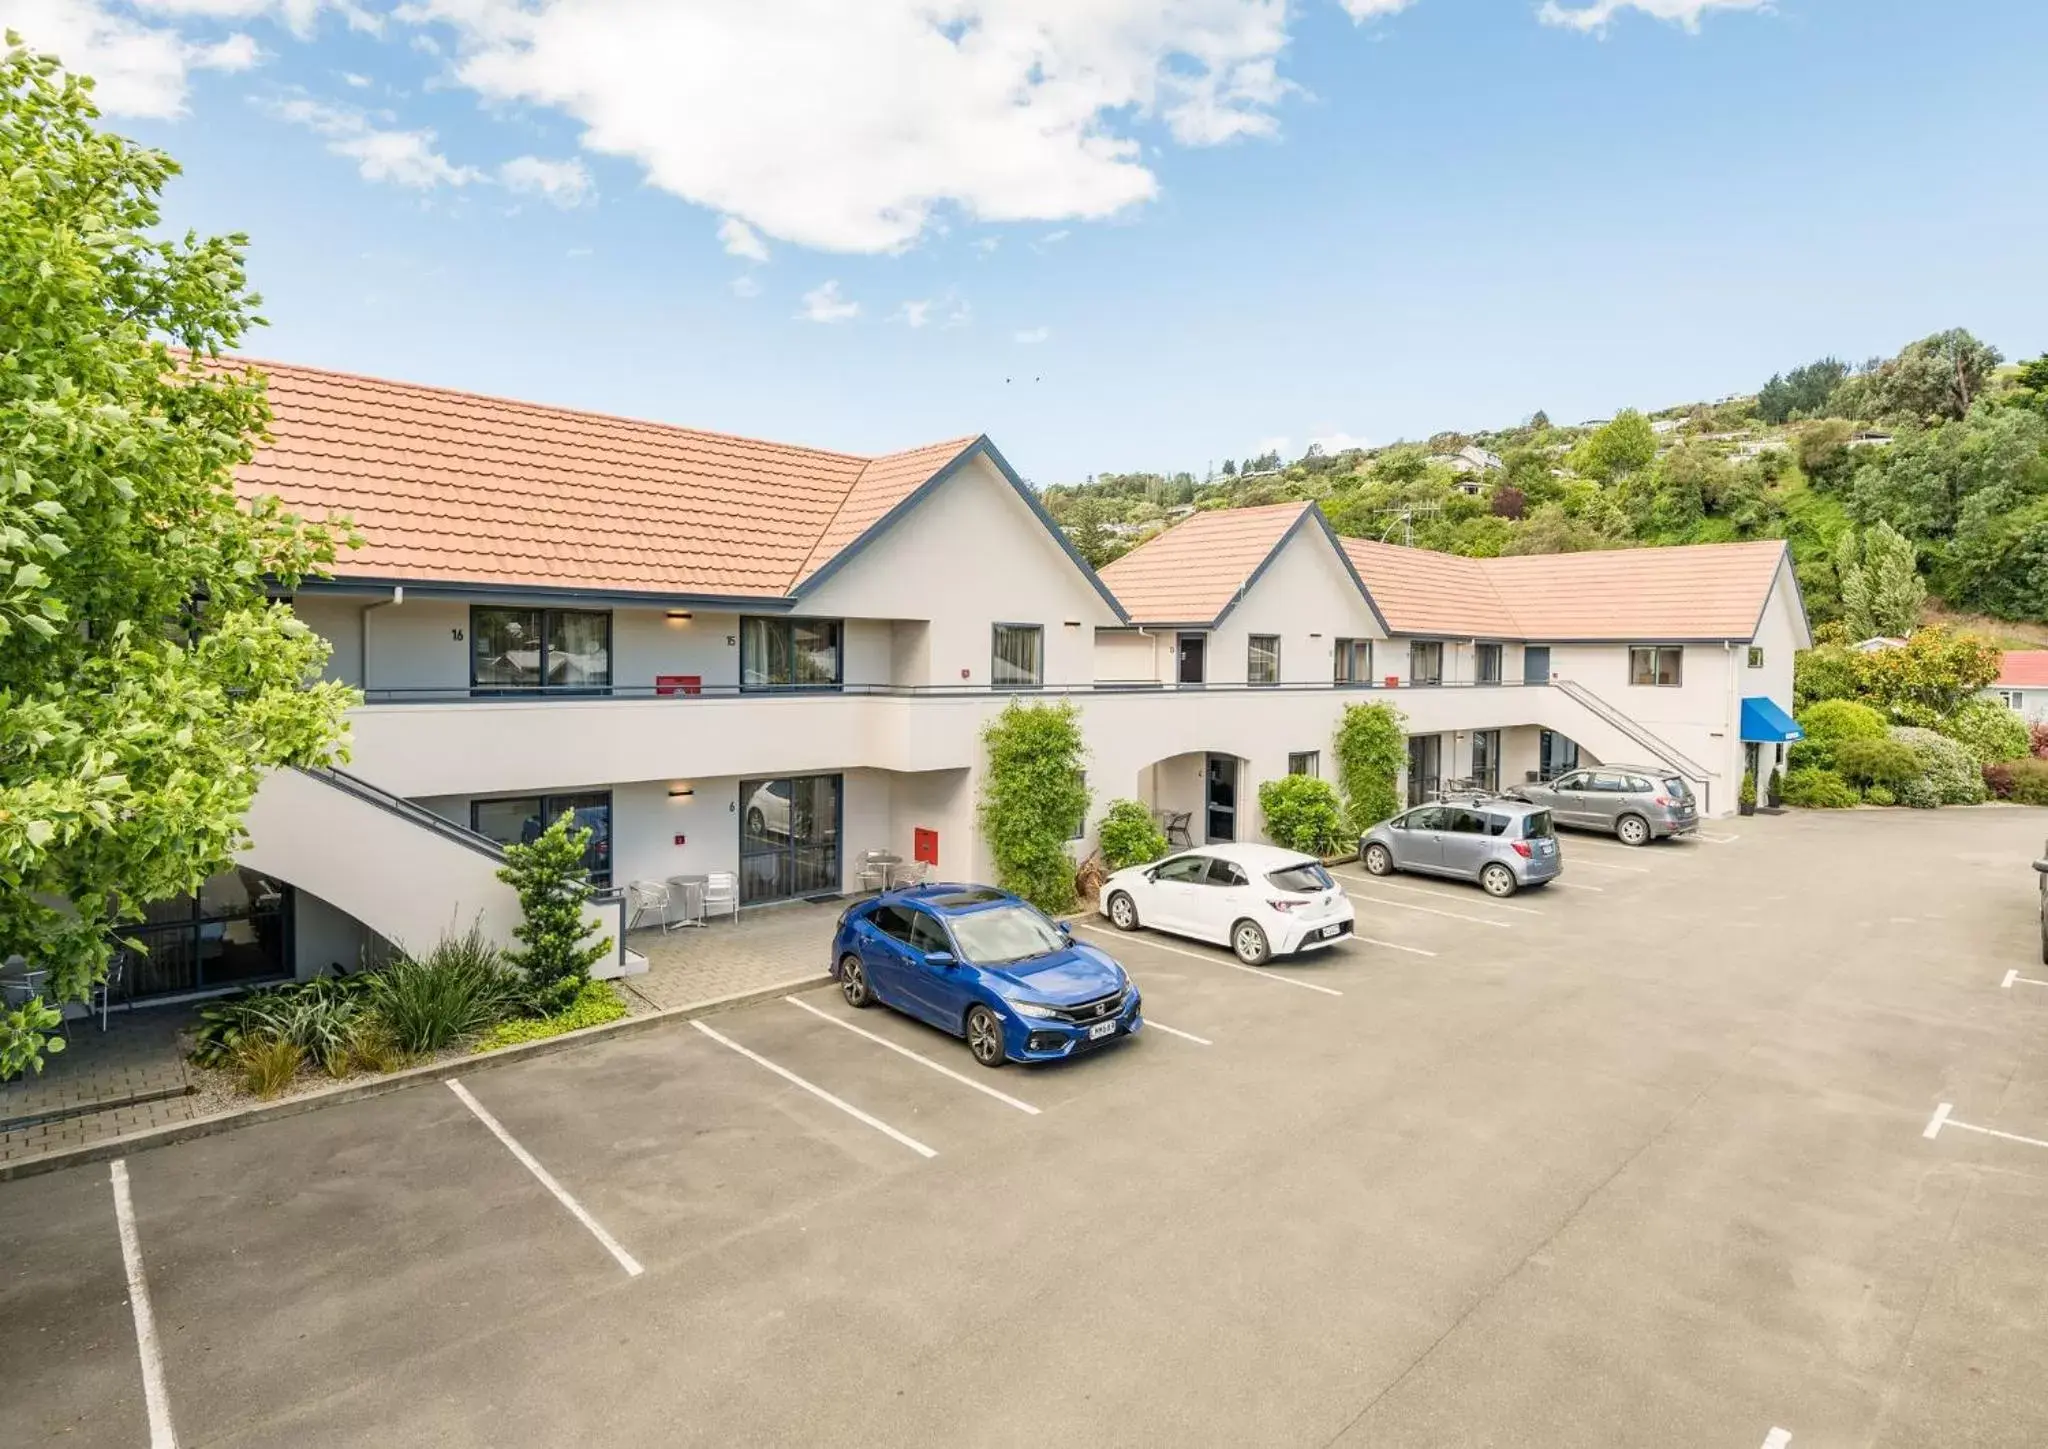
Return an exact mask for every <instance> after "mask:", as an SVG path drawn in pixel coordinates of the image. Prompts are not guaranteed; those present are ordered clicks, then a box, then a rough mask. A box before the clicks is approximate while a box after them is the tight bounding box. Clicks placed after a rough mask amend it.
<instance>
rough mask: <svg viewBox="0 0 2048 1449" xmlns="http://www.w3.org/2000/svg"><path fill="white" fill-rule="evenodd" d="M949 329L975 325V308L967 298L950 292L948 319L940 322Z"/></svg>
mask: <svg viewBox="0 0 2048 1449" xmlns="http://www.w3.org/2000/svg"><path fill="white" fill-rule="evenodd" d="M940 325H942V326H944V327H946V328H947V329H949V330H950V329H952V328H954V327H971V326H973V325H974V308H973V307H972V306H970V305H969V304H968V302H967V299H966V298H964V297H960V296H956V295H955V294H953V293H951V292H948V293H947V294H946V320H945V321H944V322H943V323H942V324H940Z"/></svg>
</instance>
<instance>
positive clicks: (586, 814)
mask: <svg viewBox="0 0 2048 1449" xmlns="http://www.w3.org/2000/svg"><path fill="white" fill-rule="evenodd" d="M565 812H566V813H568V814H571V815H574V816H575V817H576V818H575V819H574V821H572V822H571V824H572V826H573V828H575V829H577V830H588V831H589V832H590V843H589V844H588V845H586V846H585V847H584V848H583V868H584V870H586V871H587V872H588V873H589V875H590V883H591V884H592V885H594V886H608V885H610V884H611V883H612V797H611V796H610V795H609V794H606V793H605V792H603V791H598V792H596V793H594V794H584V795H515V796H513V797H512V798H511V799H508V800H474V801H471V802H470V806H469V828H470V829H471V830H474V831H475V832H476V833H477V834H478V835H483V836H488V837H489V838H490V839H492V840H495V841H497V842H498V844H500V845H531V844H532V843H533V842H534V841H536V840H538V839H539V838H540V833H541V832H542V831H543V830H545V829H547V828H548V827H549V826H550V825H552V824H554V823H555V822H556V821H557V820H559V819H561V818H562V815H563V814H564V813H565Z"/></svg>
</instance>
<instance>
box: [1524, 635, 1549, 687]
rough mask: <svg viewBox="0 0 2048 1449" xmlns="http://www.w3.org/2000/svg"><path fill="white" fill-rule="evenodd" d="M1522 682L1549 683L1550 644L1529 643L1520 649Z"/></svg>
mask: <svg viewBox="0 0 2048 1449" xmlns="http://www.w3.org/2000/svg"><path fill="white" fill-rule="evenodd" d="M1522 683H1524V684H1548V683H1550V646H1549V645H1548V644H1531V645H1530V646H1529V647H1528V648H1526V649H1524V650H1523V651H1522Z"/></svg>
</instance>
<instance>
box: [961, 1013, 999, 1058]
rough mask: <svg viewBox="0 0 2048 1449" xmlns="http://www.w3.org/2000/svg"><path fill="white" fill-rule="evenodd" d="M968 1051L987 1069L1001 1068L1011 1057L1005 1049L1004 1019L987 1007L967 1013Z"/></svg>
mask: <svg viewBox="0 0 2048 1449" xmlns="http://www.w3.org/2000/svg"><path fill="white" fill-rule="evenodd" d="M967 1050H969V1051H970V1052H972V1053H974V1059H975V1060H976V1061H978V1062H980V1063H981V1064H982V1065H983V1066H985V1067H999V1066H1001V1065H1002V1064H1003V1062H1004V1060H1005V1059H1006V1058H1007V1057H1008V1055H1009V1054H1008V1053H1007V1052H1006V1051H1004V1049H1003V1022H1002V1018H1001V1017H999V1016H997V1015H996V1014H995V1013H994V1012H993V1011H990V1010H989V1009H988V1008H987V1007H986V1006H977V1007H975V1008H974V1009H973V1010H971V1011H969V1012H968V1013H967Z"/></svg>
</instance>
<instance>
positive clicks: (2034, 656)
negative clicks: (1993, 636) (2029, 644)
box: [1998, 649, 2048, 689]
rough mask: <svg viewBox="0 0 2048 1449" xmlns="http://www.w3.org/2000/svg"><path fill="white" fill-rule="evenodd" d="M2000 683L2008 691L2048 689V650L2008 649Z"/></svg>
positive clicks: (2001, 667)
mask: <svg viewBox="0 0 2048 1449" xmlns="http://www.w3.org/2000/svg"><path fill="white" fill-rule="evenodd" d="M1998 682H1999V684H2001V685H2002V686H2004V687H2005V688H2007V689H2048V649H2008V650H2006V651H2005V654H2004V656H2003V657H2002V658H2001V659H2000V660H1999V668H1998Z"/></svg>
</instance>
